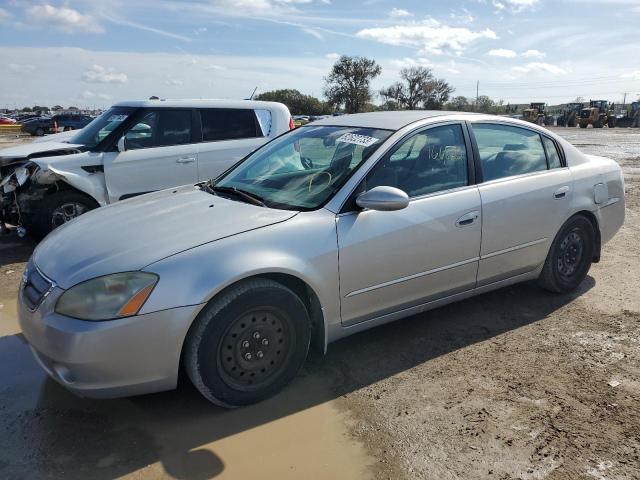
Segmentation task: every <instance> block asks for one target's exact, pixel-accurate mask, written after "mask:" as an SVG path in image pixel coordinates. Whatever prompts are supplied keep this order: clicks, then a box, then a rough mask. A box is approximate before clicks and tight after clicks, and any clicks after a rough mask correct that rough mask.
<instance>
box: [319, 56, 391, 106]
mask: <svg viewBox="0 0 640 480" xmlns="http://www.w3.org/2000/svg"><path fill="white" fill-rule="evenodd" d="M381 71H382V68H380V65H378V64H377V63H376V62H375V60H371V59H368V58H364V57H347V56H345V55H343V56H342V57H340V59H339V60H338V61H337V62H336V63H335V64H334V65H333V67H332V68H331V72H329V75H327V76H326V77H325V79H324V81H325V87H324V95H325V97H327V102H328V103H329V104H331V105H333V106H335V107H340V106H342V105H344V109H345V110H346V112H347V113H358V112H361V111H363V110H364V109H365V108H366V106H367V104H368V103H369V102H370V100H371V96H372V95H371V90H370V83H371V80H372V79H374V78H375V77H377V76H378V75H380V72H381Z"/></svg>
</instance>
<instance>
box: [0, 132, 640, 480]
mask: <svg viewBox="0 0 640 480" xmlns="http://www.w3.org/2000/svg"><path fill="white" fill-rule="evenodd" d="M554 130H556V131H558V132H559V133H560V134H561V135H563V136H565V137H566V138H567V139H569V140H570V141H571V142H572V143H574V144H575V145H577V146H578V147H579V148H580V149H582V150H583V151H585V152H586V153H594V154H601V155H607V156H610V157H613V158H615V159H616V160H617V161H618V162H619V163H620V164H621V165H622V166H623V168H624V170H625V177H626V200H627V220H626V224H625V226H624V227H623V229H622V230H621V231H620V232H619V233H618V235H617V236H616V237H615V238H614V240H613V241H612V242H610V243H609V244H607V245H606V246H605V248H604V251H603V254H602V260H601V262H600V263H599V264H595V265H594V266H593V267H592V269H591V272H590V274H589V276H588V278H587V279H586V280H585V282H584V284H583V285H582V287H581V289H580V291H578V292H576V293H575V294H572V295H553V294H549V293H547V292H545V291H543V290H540V289H539V288H538V287H537V286H536V285H535V284H532V283H528V284H522V285H518V286H514V287H509V288H505V289H502V290H499V291H496V292H492V293H489V294H486V295H482V296H479V297H476V298H473V299H470V300H466V301H463V302H460V303H457V304H454V305H450V306H447V307H444V308H440V309H438V310H435V311H432V312H429V313H427V314H423V315H419V316H415V317H412V318H409V319H406V320H404V321H400V322H396V323H394V324H390V325H386V326H383V327H380V328H377V329H374V330H371V331H368V332H365V333H363V334H360V335H356V336H355V337H351V338H348V339H345V340H343V341H340V342H338V343H336V344H333V345H332V346H331V347H330V349H329V353H328V355H327V356H326V357H325V358H312V359H310V360H309V362H308V363H307V365H306V367H305V368H304V371H303V372H302V375H301V376H300V377H299V378H298V379H297V380H296V381H295V382H294V384H293V385H292V386H291V387H290V388H288V389H287V390H286V391H285V392H283V393H282V394H281V395H279V396H278V397H276V398H274V399H271V400H269V401H267V402H265V403H263V404H260V405H257V406H254V407H250V408H246V409H240V410H234V411H224V410H221V409H218V408H215V407H212V406H209V405H208V404H207V403H206V402H205V401H203V400H202V399H200V398H199V397H198V395H197V393H195V392H194V390H193V389H192V388H191V387H190V386H189V385H182V386H181V387H180V388H179V389H178V390H177V391H175V392H167V393H162V394H156V395H147V396H143V397H137V398H131V399H122V400H114V401H101V402H99V401H92V400H85V399H79V398H76V397H74V396H72V395H71V394H69V393H67V392H66V391H65V390H64V389H62V388H61V387H59V386H58V385H57V384H55V382H52V381H50V380H47V379H46V377H45V376H44V374H43V373H42V372H41V371H40V369H39V368H38V367H37V365H36V364H35V362H34V361H33V359H32V357H31V354H30V352H29V351H28V349H27V347H26V345H25V344H24V342H23V341H22V340H21V337H20V335H19V328H18V327H17V324H16V323H15V309H14V303H15V294H16V290H17V285H18V281H19V278H20V274H21V272H22V269H23V268H24V262H25V261H26V260H27V258H28V256H29V254H30V252H31V251H32V249H33V244H31V243H30V242H27V241H22V240H19V239H17V238H15V237H12V236H9V237H5V238H2V239H0V305H1V306H0V477H3V478H62V477H65V478H88V477H91V478H93V477H98V478H114V477H121V476H126V477H130V478H211V477H216V478H256V477H258V476H260V477H261V478H300V477H302V476H304V477H306V478H309V479H315V478H319V479H320V478H367V477H369V478H394V479H396V478H407V479H409V478H424V479H434V480H436V479H437V480H444V479H485V478H495V479H535V478H549V479H585V478H595V479H637V478H640V242H639V241H638V239H639V238H640V236H639V234H640V130H630V129H624V130H623V129H612V130H608V129H606V128H605V129H602V130H592V129H588V130H579V129H554ZM3 144H4V143H3V142H2V141H1V140H0V146H2V145H3Z"/></svg>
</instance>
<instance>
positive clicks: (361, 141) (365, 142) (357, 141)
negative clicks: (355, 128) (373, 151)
mask: <svg viewBox="0 0 640 480" xmlns="http://www.w3.org/2000/svg"><path fill="white" fill-rule="evenodd" d="M378 140H379V139H377V138H374V137H367V136H366V135H358V134H357V133H345V134H344V135H342V136H341V137H338V138H337V139H336V142H342V143H352V144H354V145H362V146H363V147H370V146H371V145H373V144H374V143H376V142H377V141H378Z"/></svg>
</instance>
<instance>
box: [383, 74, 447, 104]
mask: <svg viewBox="0 0 640 480" xmlns="http://www.w3.org/2000/svg"><path fill="white" fill-rule="evenodd" d="M400 78H401V79H402V81H401V82H396V83H394V84H393V85H391V86H389V87H387V88H384V89H382V90H381V91H380V95H381V96H382V97H383V99H384V100H385V101H389V100H393V101H395V102H397V103H398V104H399V105H400V106H401V107H402V108H406V109H408V110H414V109H416V108H419V107H422V108H427V109H430V110H440V109H441V108H442V106H443V105H444V103H445V102H446V101H447V100H449V95H451V93H452V92H453V87H451V86H450V85H449V84H448V83H447V82H446V81H445V80H443V79H440V78H435V77H434V76H433V73H432V71H431V69H429V68H426V67H409V68H403V69H402V70H400Z"/></svg>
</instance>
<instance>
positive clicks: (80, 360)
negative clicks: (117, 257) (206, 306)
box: [18, 287, 203, 398]
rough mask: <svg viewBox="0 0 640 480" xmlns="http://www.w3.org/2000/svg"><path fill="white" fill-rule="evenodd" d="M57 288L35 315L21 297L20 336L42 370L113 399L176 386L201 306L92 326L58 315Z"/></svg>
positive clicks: (89, 394) (68, 385)
mask: <svg viewBox="0 0 640 480" xmlns="http://www.w3.org/2000/svg"><path fill="white" fill-rule="evenodd" d="M62 293H63V290H62V289H60V288H59V287H54V288H53V290H52V291H51V293H50V294H49V295H48V296H47V297H46V298H45V299H44V301H43V302H42V303H41V304H40V306H39V307H38V308H37V309H36V310H35V311H31V310H29V309H28V308H27V306H26V305H25V303H24V301H23V300H22V287H21V288H20V292H19V294H18V319H19V321H20V326H21V328H22V332H23V334H24V336H25V338H26V339H27V341H28V342H29V344H30V345H31V348H32V350H33V353H34V355H35V357H36V359H37V360H38V362H39V363H40V365H41V366H42V367H43V368H44V370H45V371H46V372H47V373H48V374H49V375H50V376H51V377H52V378H53V379H54V380H56V381H57V382H59V383H60V384H62V385H64V386H65V387H66V388H68V389H69V390H71V391H72V392H74V393H76V394H78V395H80V396H85V397H92V398H113V397H123V396H130V395H138V394H144V393H151V392H158V391H162V390H170V389H173V388H175V387H176V385H177V381H178V371H179V366H180V354H181V351H182V344H183V342H184V338H185V336H186V334H187V331H188V329H189V326H190V325H191V323H192V321H193V320H194V319H195V317H196V315H197V314H198V312H199V311H200V309H201V308H202V307H203V305H194V306H186V307H178V308H172V309H168V310H163V311H160V312H153V313H148V314H144V315H137V316H134V317H128V318H123V319H118V320H110V321H104V322H89V321H83V320H77V319H74V318H69V317H66V316H63V315H59V314H57V313H55V312H54V307H55V304H56V301H57V300H58V298H59V297H60V295H61V294H62Z"/></svg>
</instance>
